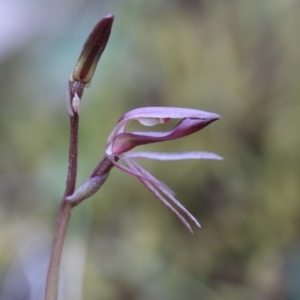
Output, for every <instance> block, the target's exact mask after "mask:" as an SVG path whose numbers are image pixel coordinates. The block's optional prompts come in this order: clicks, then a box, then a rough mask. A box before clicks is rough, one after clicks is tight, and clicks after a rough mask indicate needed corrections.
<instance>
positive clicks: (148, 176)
mask: <svg viewBox="0 0 300 300" xmlns="http://www.w3.org/2000/svg"><path fill="white" fill-rule="evenodd" d="M108 158H109V160H110V161H111V162H112V163H113V164H114V165H115V167H117V168H118V169H120V170H122V171H124V172H126V173H128V174H130V175H132V176H135V177H138V178H141V179H144V180H147V181H149V182H151V183H152V184H154V185H156V186H159V187H161V188H163V189H165V190H166V191H168V192H169V193H170V194H171V195H173V194H175V193H174V191H172V190H171V189H170V188H169V187H168V186H167V185H165V184H164V183H163V182H162V181H160V180H158V179H157V178H155V177H154V176H153V175H151V174H150V173H149V172H148V171H146V170H145V169H144V168H143V170H144V171H145V173H144V174H141V173H140V172H138V171H136V170H135V169H132V168H130V167H129V163H128V160H127V159H126V156H125V155H120V156H119V159H120V161H122V162H123V163H124V164H125V166H123V165H121V164H120V163H118V162H116V160H115V159H114V157H113V156H108ZM140 167H141V166H140ZM141 168H142V167H141Z"/></svg>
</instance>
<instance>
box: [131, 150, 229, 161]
mask: <svg viewBox="0 0 300 300" xmlns="http://www.w3.org/2000/svg"><path fill="white" fill-rule="evenodd" d="M126 156H127V157H128V158H144V159H155V160H183V159H216V160H222V159H223V157H221V156H219V155H217V154H215V153H211V152H202V151H193V152H177V153H169V152H127V153H126Z"/></svg>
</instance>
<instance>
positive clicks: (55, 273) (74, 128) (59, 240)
mask: <svg viewBox="0 0 300 300" xmlns="http://www.w3.org/2000/svg"><path fill="white" fill-rule="evenodd" d="M70 123H71V124H70V125H71V126H70V148H69V167H68V175H67V182H66V190H65V194H64V197H63V199H62V201H61V205H60V209H59V213H58V217H57V221H56V228H55V233H54V240H53V244H52V252H51V258H50V263H49V267H48V273H47V280H46V291H45V300H56V299H57V292H58V284H59V266H60V259H61V254H62V249H63V244H64V241H65V237H66V233H67V229H68V225H69V221H70V216H71V211H72V206H71V205H70V203H69V202H68V201H66V200H65V198H66V197H67V196H70V195H72V194H73V192H74V190H75V184H76V174H77V148H78V146H77V145H78V123H79V117H78V114H77V113H75V114H74V115H73V116H71V117H70Z"/></svg>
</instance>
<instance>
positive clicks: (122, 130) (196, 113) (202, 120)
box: [106, 107, 222, 232]
mask: <svg viewBox="0 0 300 300" xmlns="http://www.w3.org/2000/svg"><path fill="white" fill-rule="evenodd" d="M171 119H180V122H179V123H178V124H177V125H176V126H174V127H173V128H172V129H171V130H170V131H165V132H157V131H154V132H148V131H147V132H127V131H126V128H127V126H128V124H129V123H130V122H131V121H134V120H137V121H138V122H140V123H141V124H142V125H145V126H154V125H157V124H160V123H166V122H168V121H169V120H171ZM218 119H220V116H219V115H217V114H215V113H209V112H205V111H201V110H196V109H188V108H178V107H144V108H138V109H134V110H131V111H129V112H127V113H126V114H124V115H123V116H122V117H121V118H120V120H119V121H118V123H117V124H116V126H115V127H114V129H113V131H112V132H111V134H110V135H109V137H108V140H107V145H106V154H107V157H108V159H109V160H110V161H111V162H112V163H113V164H114V165H115V166H116V167H117V168H119V169H121V170H123V171H125V172H126V173H128V174H131V175H133V176H135V177H137V178H138V179H139V180H140V181H141V182H142V183H143V184H144V185H145V186H146V187H147V188H148V189H149V190H150V192H152V193H153V194H154V195H155V196H156V197H157V198H158V199H159V200H160V201H161V202H162V203H163V204H164V205H165V206H166V207H167V208H168V209H169V210H170V211H171V212H172V213H174V214H175V215H176V216H177V217H178V218H179V219H180V221H181V222H182V223H183V224H184V225H185V227H187V229H188V230H189V231H191V232H193V231H192V228H191V226H190V224H189V222H188V221H187V220H186V218H185V217H184V216H183V214H184V215H185V216H186V217H187V218H188V219H189V220H190V221H192V222H193V223H195V224H196V225H197V226H198V227H201V226H200V224H199V222H198V221H197V220H196V219H195V217H194V216H193V215H192V214H191V213H190V212H189V211H188V210H187V209H186V208H185V207H184V206H182V204H181V203H180V202H179V201H178V200H177V199H176V198H175V197H174V192H173V191H172V190H171V189H170V188H169V187H168V186H166V185H165V184H164V183H163V182H161V181H159V180H158V179H156V178H155V177H154V176H153V175H151V174H150V173H149V172H148V171H147V170H145V169H144V168H143V167H142V166H140V165H139V164H138V163H137V162H135V160H134V159H135V158H144V159H155V160H183V159H217V160H218V159H222V158H221V157H220V156H218V155H216V154H214V153H208V152H195V151H194V152H182V153H163V152H132V151H130V150H131V149H133V148H134V147H136V146H140V145H146V144H150V143H157V142H162V141H169V140H173V139H178V138H181V137H184V136H187V135H190V134H192V133H194V132H197V131H198V130H200V129H202V128H204V127H205V126H207V125H208V124H210V123H211V122H213V121H215V120H218ZM120 162H122V164H121V163H120ZM179 211H180V212H179Z"/></svg>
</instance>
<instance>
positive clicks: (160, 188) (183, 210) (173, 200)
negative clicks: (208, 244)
mask: <svg viewBox="0 0 300 300" xmlns="http://www.w3.org/2000/svg"><path fill="white" fill-rule="evenodd" d="M130 162H131V163H132V164H133V165H134V167H135V168H136V170H138V171H140V172H141V173H142V174H144V171H145V169H144V168H142V167H141V166H140V165H139V164H137V163H136V162H135V161H133V160H130ZM154 186H155V187H156V188H158V189H159V190H160V191H161V192H162V193H164V194H165V195H166V196H167V197H168V198H169V200H171V201H172V202H173V204H174V205H176V206H177V207H178V208H179V209H181V211H182V212H184V213H185V214H186V216H187V217H188V218H189V219H190V220H191V221H193V222H194V223H195V224H196V226H198V227H201V225H200V224H199V222H198V221H197V220H196V218H195V217H194V216H193V215H192V214H191V213H190V212H189V211H188V210H187V209H186V208H185V207H184V206H183V205H182V204H181V203H180V202H179V201H178V200H177V199H176V198H175V197H174V196H173V194H170V193H169V191H168V190H166V189H164V188H163V187H161V186H157V185H155V184H154ZM158 193H159V192H158ZM160 195H161V194H160ZM156 196H157V195H156ZM161 196H162V195H161ZM162 197H163V196H162Z"/></svg>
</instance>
